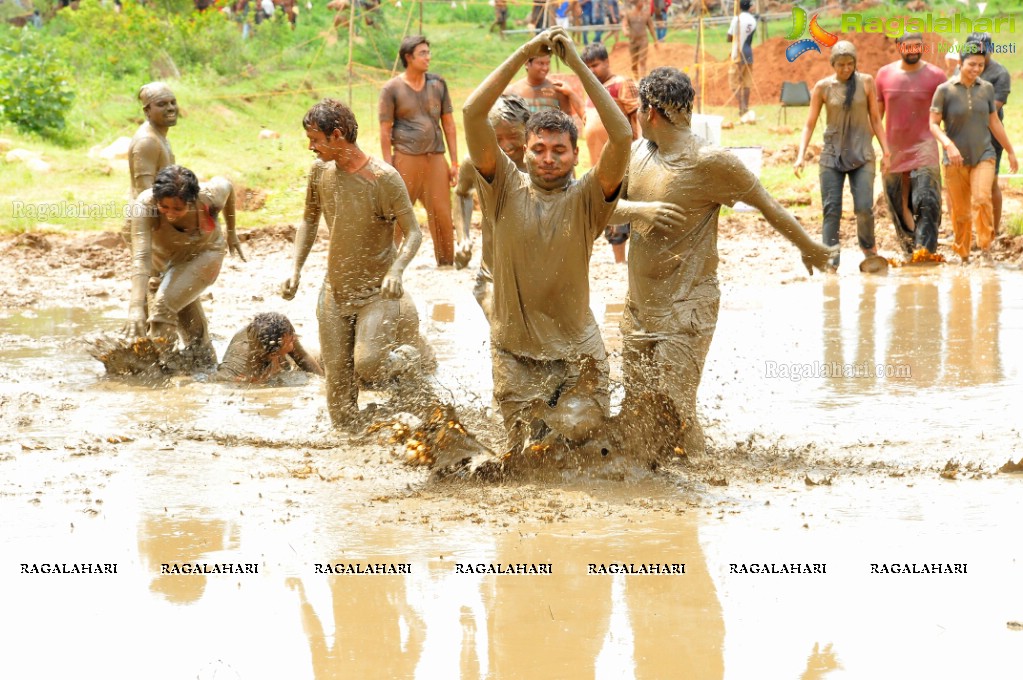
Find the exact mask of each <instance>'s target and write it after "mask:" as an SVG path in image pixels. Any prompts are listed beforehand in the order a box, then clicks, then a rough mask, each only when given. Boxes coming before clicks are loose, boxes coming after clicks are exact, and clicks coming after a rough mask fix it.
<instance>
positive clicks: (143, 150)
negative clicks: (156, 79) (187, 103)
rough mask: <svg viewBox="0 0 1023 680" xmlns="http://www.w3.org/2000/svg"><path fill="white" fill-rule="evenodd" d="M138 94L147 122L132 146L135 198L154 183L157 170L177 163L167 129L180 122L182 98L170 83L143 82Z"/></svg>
mask: <svg viewBox="0 0 1023 680" xmlns="http://www.w3.org/2000/svg"><path fill="white" fill-rule="evenodd" d="M138 97H139V101H141V102H142V112H143V113H145V114H146V122H144V123H142V125H140V126H139V129H138V130H137V131H136V132H135V136H134V137H132V139H131V145H130V146H129V147H128V171H129V173H130V175H131V197H132V199H135V198H137V197H138V195H139V194H141V193H142V192H143V191H145V190H146V189H148V188H149V187H151V186H153V180H154V179H156V173H158V172H160V171H161V170H163V169H164V168H166V167H167V166H168V165H173V164H174V154H173V153H172V152H171V147H170V142H168V141H167V131H168V130H169V129H170V128H172V127H174V126H175V125H177V124H178V100H177V98H176V97H175V96H174V93H173V92H171V90H170V88H169V87H167V85H165V84H164V83H149V84H148V85H143V86H142V88H141V89H140V90H139V94H138Z"/></svg>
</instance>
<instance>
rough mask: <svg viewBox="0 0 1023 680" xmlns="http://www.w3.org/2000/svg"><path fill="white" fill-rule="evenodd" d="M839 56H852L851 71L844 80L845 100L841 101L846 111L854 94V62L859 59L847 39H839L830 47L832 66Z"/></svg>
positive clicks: (850, 105) (854, 47)
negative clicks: (847, 78)
mask: <svg viewBox="0 0 1023 680" xmlns="http://www.w3.org/2000/svg"><path fill="white" fill-rule="evenodd" d="M839 57H852V60H853V72H852V74H851V75H850V76H849V80H847V81H845V101H844V102H842V108H843V109H845V110H846V111H848V110H849V109H850V108H851V107H852V103H853V97H855V96H856V63H857V61H859V60H858V59H857V57H856V46H855V45H853V44H852V43H851V42H849V41H848V40H839V41H838V42H837V43H835V45H834V46H833V47H832V48H831V58H830V61H831V65H832V66H834V65H835V62H836V61H838V59H839Z"/></svg>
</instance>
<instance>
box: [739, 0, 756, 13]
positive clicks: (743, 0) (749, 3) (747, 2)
mask: <svg viewBox="0 0 1023 680" xmlns="http://www.w3.org/2000/svg"><path fill="white" fill-rule="evenodd" d="M752 7H753V0H739V9H741V10H742V11H743V12H748V11H750V9H752Z"/></svg>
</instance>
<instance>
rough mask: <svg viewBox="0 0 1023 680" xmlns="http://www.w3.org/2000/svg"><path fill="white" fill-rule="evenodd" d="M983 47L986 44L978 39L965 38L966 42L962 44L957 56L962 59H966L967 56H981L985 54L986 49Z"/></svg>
mask: <svg viewBox="0 0 1023 680" xmlns="http://www.w3.org/2000/svg"><path fill="white" fill-rule="evenodd" d="M985 47H986V46H985V45H984V43H982V42H980V41H979V40H967V41H966V44H965V45H963V52H962V54H960V55H959V56H960V58H961V59H962V61H966V58H967V57H976V56H981V57H983V56H984V55H985V54H987V50H986V49H985Z"/></svg>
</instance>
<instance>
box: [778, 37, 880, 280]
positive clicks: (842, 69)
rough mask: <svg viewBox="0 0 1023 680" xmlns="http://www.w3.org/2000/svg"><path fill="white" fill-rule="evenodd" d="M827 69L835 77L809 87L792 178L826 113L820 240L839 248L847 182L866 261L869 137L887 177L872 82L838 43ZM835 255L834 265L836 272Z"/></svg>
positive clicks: (869, 245) (850, 50)
mask: <svg viewBox="0 0 1023 680" xmlns="http://www.w3.org/2000/svg"><path fill="white" fill-rule="evenodd" d="M831 66H832V68H834V69H835V75H833V76H829V77H827V78H822V79H821V80H818V81H817V84H816V85H814V86H813V95H812V96H811V97H810V114H809V116H808V117H807V119H806V126H805V127H804V128H803V137H802V139H801V140H800V142H799V151H798V153H797V155H796V162H795V165H794V166H793V170H794V171H795V174H796V177H799V176H800V173H801V172H802V170H803V165H804V164H805V163H806V147H807V146H808V145H809V144H810V138H811V137H812V136H813V130H814V128H815V127H816V126H817V118H818V117H819V116H820V113H821V109H822V108H826V109H827V112H828V113H827V116H828V123H827V128H826V129H825V130H824V148H823V149H821V155H820V160H819V165H820V183H821V203H822V204H823V208H824V225H823V232H824V234H823V237H824V243H825V245H829V246H833V245H838V228H839V223H840V221H841V219H842V188H843V185H844V184H845V178H846V177H848V178H849V190H850V191H851V192H852V196H853V212H854V213H855V214H856V235H857V238H858V241H859V246H860V250H861V251H862V252H863V255H864V257H870V256H873V255H877V247H876V245H875V242H874V147H873V145H872V139H871V138H872V137H877V141H878V142H879V143H880V144H881V151H882V154H883V155H882V158H881V172H882V173H885V172H888V161H889V158H890V157H891V154H890V152H889V151H888V143H887V142H886V141H885V136H884V129H883V128H882V127H881V115H880V112H879V110H878V105H877V93H876V92H875V88H874V79H873V77H871V76H869V75H867V74H865V73H857V72H856V47H855V46H854V45H853V44H852V43H851V42H849V41H847V40H840V41H838V42H837V43H835V45H834V47H832V48H831ZM838 262H839V256H838V254H836V255H835V259H834V261H833V262H832V264H833V265H834V266H835V267H837V266H838Z"/></svg>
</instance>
